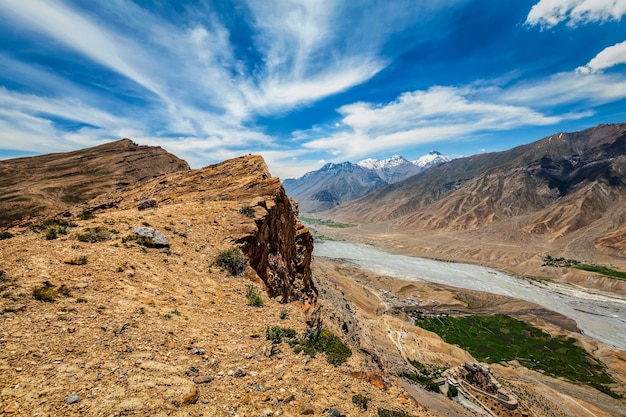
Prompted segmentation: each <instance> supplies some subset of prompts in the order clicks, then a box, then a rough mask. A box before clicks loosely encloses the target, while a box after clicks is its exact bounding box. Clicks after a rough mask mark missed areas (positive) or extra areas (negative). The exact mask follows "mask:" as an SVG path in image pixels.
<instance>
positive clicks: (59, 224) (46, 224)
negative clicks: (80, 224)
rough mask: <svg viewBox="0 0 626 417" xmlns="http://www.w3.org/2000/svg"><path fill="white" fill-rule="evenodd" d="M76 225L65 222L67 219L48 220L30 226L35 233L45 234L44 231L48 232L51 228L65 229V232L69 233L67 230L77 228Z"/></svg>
mask: <svg viewBox="0 0 626 417" xmlns="http://www.w3.org/2000/svg"><path fill="white" fill-rule="evenodd" d="M76 226H77V225H76V223H74V222H71V221H68V220H65V219H48V220H43V221H41V222H39V223H35V224H32V225H31V226H30V229H31V230H33V231H35V232H43V231H47V230H48V229H50V228H54V229H57V230H59V229H64V230H65V232H66V233H67V230H66V228H68V227H76ZM66 233H61V234H66Z"/></svg>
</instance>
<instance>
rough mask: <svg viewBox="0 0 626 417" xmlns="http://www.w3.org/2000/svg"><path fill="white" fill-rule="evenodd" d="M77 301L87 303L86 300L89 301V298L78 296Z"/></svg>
mask: <svg viewBox="0 0 626 417" xmlns="http://www.w3.org/2000/svg"><path fill="white" fill-rule="evenodd" d="M76 302H77V303H86V302H87V299H86V298H77V299H76Z"/></svg>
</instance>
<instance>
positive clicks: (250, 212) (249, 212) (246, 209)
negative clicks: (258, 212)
mask: <svg viewBox="0 0 626 417" xmlns="http://www.w3.org/2000/svg"><path fill="white" fill-rule="evenodd" d="M239 213H240V214H243V215H244V216H246V217H254V214H255V212H254V207H252V206H243V207H242V208H241V209H239Z"/></svg>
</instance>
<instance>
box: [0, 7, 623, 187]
mask: <svg viewBox="0 0 626 417" xmlns="http://www.w3.org/2000/svg"><path fill="white" fill-rule="evenodd" d="M625 14H626V0H560V1H557V0H528V1H527V0H513V1H499V0H490V1H488V0H409V1H403V0H371V1H366V0H363V1H359V0H356V1H354V0H350V1H341V0H324V1H322V0H302V1H288V0H284V1H283V0H250V1H244V0H238V1H232V2H231V1H227V0H212V1H209V0H207V1H190V2H184V1H166V0H160V1H159V0H153V1H130V0H106V1H104V0H103V1H99V0H93V1H87V2H86V1H82V0H74V1H72V0H0V18H1V19H2V22H3V24H2V26H1V27H0V158H12V157H18V156H26V155H35V154H41V153H50V152H59V151H68V150H74V149H79V148H84V147H88V146H94V145H98V144H101V143H104V142H108V141H111V140H118V139H121V138H124V137H128V138H131V139H133V140H134V141H135V142H137V143H140V144H146V145H159V146H162V147H164V148H165V149H167V150H168V151H170V152H172V153H174V154H176V155H178V156H180V157H181V158H183V159H185V160H187V161H188V162H189V163H190V164H191V165H192V167H194V168H198V167H201V166H205V165H208V164H211V163H215V162H219V161H221V160H224V159H227V158H231V157H235V156H239V155H242V154H245V153H260V154H262V155H263V156H264V157H265V160H266V161H267V163H268V165H269V167H270V171H271V172H272V174H273V175H276V176H280V177H282V178H286V177H292V176H298V175H302V174H304V173H305V172H307V171H311V170H314V169H318V168H319V167H320V166H321V165H322V164H323V163H325V162H342V161H345V160H350V161H358V160H361V159H364V158H367V157H373V158H377V159H382V158H386V157H389V156H391V155H392V154H401V155H403V156H405V157H407V158H409V159H416V158H417V157H419V156H421V155H423V154H425V153H427V152H428V151H430V150H439V151H440V152H442V153H444V154H447V155H451V156H460V155H471V154H475V153H479V152H492V151H500V150H505V149H509V148H511V147H513V146H516V145H519V144H523V143H528V142H532V141H534V140H537V139H540V138H542V137H545V136H548V135H550V134H552V133H556V132H560V131H575V130H580V129H585V128H588V127H592V126H595V125H597V124H600V123H619V122H625V121H626V18H624V15H625Z"/></svg>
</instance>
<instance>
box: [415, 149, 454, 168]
mask: <svg viewBox="0 0 626 417" xmlns="http://www.w3.org/2000/svg"><path fill="white" fill-rule="evenodd" d="M451 160H452V159H451V158H449V157H447V156H445V155H442V154H441V153H439V152H437V151H430V152H428V153H427V154H426V155H424V156H420V157H419V158H417V159H416V160H415V161H411V162H412V163H413V164H414V165H417V166H418V167H420V168H428V167H430V166H433V165H438V164H441V163H443V162H449V161H451Z"/></svg>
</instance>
